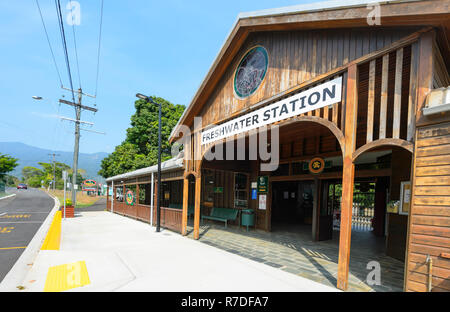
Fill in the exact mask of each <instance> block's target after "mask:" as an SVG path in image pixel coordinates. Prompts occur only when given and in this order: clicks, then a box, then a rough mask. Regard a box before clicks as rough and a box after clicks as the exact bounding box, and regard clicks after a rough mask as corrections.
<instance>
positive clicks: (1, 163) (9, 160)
mask: <svg viewBox="0 0 450 312" xmlns="http://www.w3.org/2000/svg"><path fill="white" fill-rule="evenodd" d="M17 160H18V159H16V158H13V157H11V156H9V155H6V154H2V153H0V180H3V179H4V178H5V176H6V174H7V173H8V172H11V171H13V170H14V168H16V167H17V166H18V165H19V164H18V163H17Z"/></svg>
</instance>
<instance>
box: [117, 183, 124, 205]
mask: <svg viewBox="0 0 450 312" xmlns="http://www.w3.org/2000/svg"><path fill="white" fill-rule="evenodd" d="M116 200H117V201H118V202H123V186H118V187H116Z"/></svg>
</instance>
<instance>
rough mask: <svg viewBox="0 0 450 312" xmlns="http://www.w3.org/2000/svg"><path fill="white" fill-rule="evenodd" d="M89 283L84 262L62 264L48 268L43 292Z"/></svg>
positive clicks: (67, 288) (58, 290)
mask: <svg viewBox="0 0 450 312" xmlns="http://www.w3.org/2000/svg"><path fill="white" fill-rule="evenodd" d="M90 283H91V281H90V280H89V275H88V272H87V267H86V262H84V261H78V262H75V263H68V264H62V265H57V266H53V267H50V268H49V269H48V273H47V279H46V280H45V287H44V292H60V291H65V290H69V289H73V288H78V287H82V286H85V285H89V284H90Z"/></svg>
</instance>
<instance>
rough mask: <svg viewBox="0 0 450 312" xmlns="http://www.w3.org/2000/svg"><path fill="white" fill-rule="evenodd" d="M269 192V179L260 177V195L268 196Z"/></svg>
mask: <svg viewBox="0 0 450 312" xmlns="http://www.w3.org/2000/svg"><path fill="white" fill-rule="evenodd" d="M268 192H269V177H267V176H264V177H258V193H259V194H267V193H268Z"/></svg>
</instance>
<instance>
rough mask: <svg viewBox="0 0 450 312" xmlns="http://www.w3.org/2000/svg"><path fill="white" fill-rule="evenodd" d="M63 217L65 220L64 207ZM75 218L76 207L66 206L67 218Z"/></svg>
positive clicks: (62, 209)
mask: <svg viewBox="0 0 450 312" xmlns="http://www.w3.org/2000/svg"><path fill="white" fill-rule="evenodd" d="M60 210H61V212H62V214H61V215H62V217H63V218H64V206H62V207H61V209H60ZM74 217H75V207H74V206H66V218H74Z"/></svg>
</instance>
